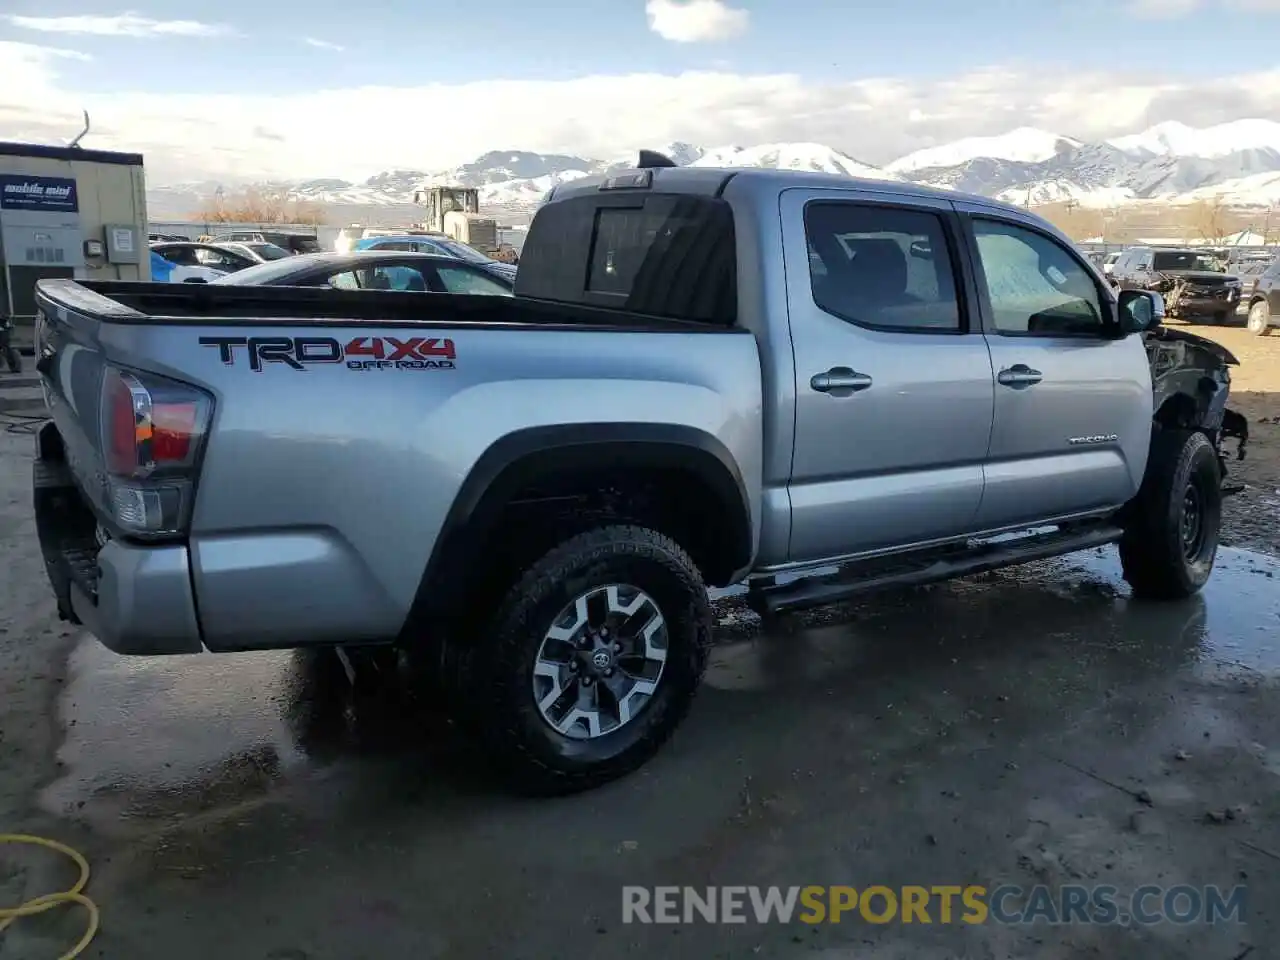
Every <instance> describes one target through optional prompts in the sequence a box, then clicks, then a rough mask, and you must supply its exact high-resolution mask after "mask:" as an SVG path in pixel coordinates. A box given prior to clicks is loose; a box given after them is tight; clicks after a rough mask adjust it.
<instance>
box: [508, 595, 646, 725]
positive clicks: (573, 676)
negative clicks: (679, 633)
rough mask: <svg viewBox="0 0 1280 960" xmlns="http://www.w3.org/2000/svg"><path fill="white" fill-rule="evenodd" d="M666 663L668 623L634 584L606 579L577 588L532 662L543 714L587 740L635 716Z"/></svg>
mask: <svg viewBox="0 0 1280 960" xmlns="http://www.w3.org/2000/svg"><path fill="white" fill-rule="evenodd" d="M666 662H667V622H666V619H665V618H664V617H663V615H662V611H661V609H659V607H658V604H657V603H656V602H655V601H654V599H653V598H652V597H651V596H649V594H647V593H645V592H644V591H643V590H641V589H640V588H639V587H634V586H631V585H629V584H621V583H611V584H608V585H606V586H600V587H593V588H591V589H590V590H587V591H586V592H584V593H582V594H579V595H578V596H577V597H575V598H574V599H573V600H572V601H570V602H569V603H567V604H565V606H564V608H563V609H562V610H561V611H560V613H559V614H557V615H556V618H555V620H553V621H552V624H551V627H550V629H548V630H547V632H546V634H545V635H544V636H543V638H542V644H541V645H540V646H539V647H538V656H537V660H536V661H535V662H534V667H533V700H534V703H536V704H537V705H538V712H539V713H540V714H541V715H542V719H543V720H544V721H545V722H546V723H547V725H548V726H550V727H551V728H552V729H553V730H555V731H556V732H557V733H559V734H562V735H563V736H566V737H569V738H570V739H573V740H594V739H595V738H596V737H602V736H605V735H606V734H610V733H613V732H615V731H617V730H620V729H621V728H622V727H624V726H626V725H627V724H628V723H630V722H631V721H632V720H634V719H635V718H636V717H638V716H639V715H640V714H641V713H642V712H643V711H644V708H645V707H646V706H647V705H648V703H649V701H650V700H652V699H653V695H654V694H655V693H656V692H657V690H658V684H659V682H660V681H661V680H662V674H663V671H664V669H665V667H666Z"/></svg>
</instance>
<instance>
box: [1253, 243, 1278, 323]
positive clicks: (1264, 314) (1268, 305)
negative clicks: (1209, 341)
mask: <svg viewBox="0 0 1280 960" xmlns="http://www.w3.org/2000/svg"><path fill="white" fill-rule="evenodd" d="M1248 303H1249V319H1248V320H1246V321H1245V326H1247V327H1248V329H1249V332H1250V333H1252V334H1253V335H1254V336H1255V337H1262V336H1266V334H1267V332H1268V331H1270V330H1271V328H1272V327H1274V326H1275V325H1276V324H1277V322H1280V260H1273V261H1272V262H1271V263H1269V264H1267V268H1266V269H1265V270H1264V271H1263V272H1262V273H1261V274H1259V275H1258V276H1257V277H1256V278H1255V279H1254V282H1253V284H1252V289H1251V290H1250V291H1249V300H1248Z"/></svg>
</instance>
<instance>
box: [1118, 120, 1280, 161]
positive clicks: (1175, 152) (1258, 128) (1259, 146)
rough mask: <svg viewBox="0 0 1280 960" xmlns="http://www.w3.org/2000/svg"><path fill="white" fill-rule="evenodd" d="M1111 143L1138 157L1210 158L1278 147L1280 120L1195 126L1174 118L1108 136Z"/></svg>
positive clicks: (1241, 121) (1278, 149) (1279, 145)
mask: <svg viewBox="0 0 1280 960" xmlns="http://www.w3.org/2000/svg"><path fill="white" fill-rule="evenodd" d="M1108 143H1110V144H1111V145H1112V146H1113V147H1115V148H1116V149H1118V150H1123V151H1124V152H1125V153H1129V154H1133V155H1134V156H1138V157H1153V156H1162V157H1168V156H1172V157H1200V158H1203V159H1206V160H1213V159H1216V158H1219V157H1227V156H1230V155H1231V154H1233V153H1239V152H1241V151H1249V150H1264V151H1272V152H1278V151H1280V123H1276V122H1275V121H1272V120H1233V121H1231V122H1230V123H1220V124H1218V125H1217V126H1213V127H1204V128H1202V129H1199V130H1197V129H1196V128H1195V127H1189V126H1187V125H1186V124H1185V123H1178V122H1177V121H1176V120H1174V121H1170V122H1168V123H1157V124H1156V125H1155V126H1154V127H1151V128H1149V129H1147V130H1143V131H1142V132H1141V133H1134V134H1130V135H1129V136H1127V137H1115V138H1114V139H1112V140H1109V141H1108Z"/></svg>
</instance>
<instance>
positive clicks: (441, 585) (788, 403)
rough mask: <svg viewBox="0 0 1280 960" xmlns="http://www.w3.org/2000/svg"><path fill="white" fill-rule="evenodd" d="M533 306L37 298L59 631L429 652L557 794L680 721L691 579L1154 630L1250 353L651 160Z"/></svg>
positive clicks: (911, 200)
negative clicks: (1081, 600)
mask: <svg viewBox="0 0 1280 960" xmlns="http://www.w3.org/2000/svg"><path fill="white" fill-rule="evenodd" d="M516 294H517V295H516V296H515V297H514V298H502V297H490V296H465V295H462V296H454V295H450V294H440V295H438V296H435V297H427V298H423V297H418V296H414V295H412V294H406V293H399V292H379V291H346V290H311V289H300V288H297V289H294V288H265V287H263V288H252V287H235V286H223V285H217V284H214V285H208V286H204V285H196V286H192V285H176V284H174V285H161V284H140V283H119V282H76V281H71V280H45V281H41V282H40V284H39V294H38V300H39V309H40V317H39V324H38V335H37V340H38V343H37V358H38V359H37V366H38V368H39V370H40V373H41V374H42V378H43V380H42V382H43V384H44V388H45V395H46V398H47V403H48V406H49V410H50V414H51V417H50V419H49V421H48V422H46V423H45V424H44V425H43V426H42V427H41V429H40V431H39V434H38V437H37V458H36V461H35V511H36V518H37V522H38V529H39V536H40V540H41V546H42V548H43V552H44V557H45V560H46V564H47V568H48V574H49V579H50V583H51V585H52V588H53V592H54V594H55V595H56V598H57V604H58V610H59V611H60V613H61V615H62V616H63V617H64V618H65V619H67V620H70V621H71V622H73V623H76V624H83V625H85V626H86V627H87V628H88V629H89V630H90V631H92V632H93V633H94V634H96V636H97V637H98V638H100V639H101V641H102V642H103V643H104V644H106V645H107V646H108V647H109V648H111V649H112V650H115V651H117V652H119V653H123V654H180V653H189V652H197V651H214V652H220V651H242V650H262V649H278V648H295V647H315V646H326V645H328V646H334V647H338V648H342V649H347V648H363V647H367V646H378V645H382V646H385V647H388V648H401V649H403V648H409V649H411V650H416V651H419V652H423V653H426V654H427V655H428V656H427V660H428V662H431V663H433V664H434V665H435V666H436V667H437V673H436V676H438V677H439V678H440V681H441V683H442V685H443V688H444V689H445V690H447V691H449V692H450V694H451V696H450V697H449V699H448V702H449V703H451V704H452V705H453V707H452V709H455V710H456V711H457V716H458V717H459V719H460V720H465V721H466V723H467V724H469V725H470V726H471V727H472V728H473V729H474V730H475V731H476V733H477V734H478V735H479V736H480V737H481V738H482V741H483V742H484V743H486V744H487V754H488V755H490V756H492V757H493V758H494V759H495V760H497V761H499V767H500V769H502V770H503V771H504V772H506V773H508V774H510V775H511V776H512V777H513V779H514V780H515V781H516V782H518V783H520V784H521V785H522V786H524V787H525V788H529V789H537V790H545V791H567V790H573V789H581V788H584V787H587V786H589V785H592V784H598V783H602V782H604V781H606V780H609V779H612V778H615V777H618V776H620V775H622V774H624V773H626V772H628V771H630V770H633V769H635V768H636V767H638V766H639V765H640V764H642V763H643V762H645V761H646V760H647V759H648V758H649V757H650V756H652V755H653V754H654V753H655V752H656V751H657V750H658V749H659V747H660V746H661V745H662V743H663V742H664V741H665V740H666V739H667V737H668V736H669V735H670V734H671V733H672V731H673V730H674V729H675V728H676V726H677V725H678V724H679V723H680V721H681V719H682V718H683V717H684V716H685V714H686V713H687V711H688V710H689V707H690V705H691V702H692V700H693V697H694V694H695V691H696V690H697V688H698V685H699V682H700V680H701V679H702V676H703V672H704V668H705V665H706V660H707V650H708V645H709V643H710V640H711V627H712V615H711V608H710V604H709V600H708V594H707V586H708V585H713V586H727V585H731V584H738V583H743V582H745V583H746V584H747V597H748V602H749V603H750V604H751V606H752V607H753V608H754V609H755V610H757V611H758V612H759V613H760V614H761V615H762V616H775V615H780V614H784V613H785V612H787V611H790V610H795V609H799V608H803V607H808V606H814V605H820V604H825V603H830V602H833V601H839V600H845V599H848V598H850V597H854V596H857V595H859V594H862V593H866V592H868V591H871V590H876V589H881V588H886V587H895V586H903V585H914V584H921V583H925V582H929V581H937V580H943V579H947V578H950V577H956V576H961V575H965V574H969V573H973V572H976V571H982V570H989V569H993V568H996V567H1002V566H1006V565H1009V564H1015V563H1020V562H1024V561H1030V560H1036V559H1041V558H1045V557H1050V556H1055V555H1059V554H1065V553H1069V552H1071V551H1075V550H1080V549H1085V548H1090V547H1096V546H1098V545H1102V544H1111V543H1116V544H1118V548H1119V554H1120V559H1121V562H1122V564H1123V569H1124V575H1125V577H1126V579H1127V580H1128V582H1129V583H1130V584H1131V585H1132V588H1133V592H1134V594H1135V595H1136V596H1139V597H1150V598H1179V597H1185V596H1187V595H1189V594H1192V593H1194V592H1195V591H1196V590H1198V589H1199V588H1200V587H1201V586H1202V585H1203V584H1204V583H1205V581H1206V579H1207V578H1208V577H1209V575H1210V571H1211V569H1212V566H1213V562H1214V556H1215V551H1216V549H1217V543H1218V532H1219V525H1220V516H1221V513H1220V510H1221V502H1222V499H1221V498H1222V496H1223V493H1224V477H1225V474H1226V455H1225V454H1224V453H1223V452H1222V449H1221V447H1222V443H1223V441H1224V439H1225V438H1227V437H1229V436H1236V437H1238V438H1239V439H1240V442H1241V449H1243V442H1244V432H1245V427H1244V421H1243V420H1242V419H1241V418H1240V417H1239V416H1237V415H1236V414H1233V413H1231V412H1230V411H1228V410H1227V409H1226V402H1227V395H1228V390H1229V385H1230V375H1229V368H1230V366H1231V365H1233V364H1235V363H1236V360H1235V358H1234V357H1232V356H1231V355H1230V353H1228V352H1227V351H1226V350H1224V349H1223V348H1221V347H1219V346H1217V345H1215V344H1213V343H1211V342H1209V341H1207V340H1204V339H1202V338H1199V337H1196V336H1193V335H1190V334H1187V333H1183V332H1178V331H1173V330H1168V329H1165V328H1163V327H1162V326H1161V325H1160V319H1161V316H1162V309H1163V308H1162V300H1161V298H1160V296H1159V295H1158V294H1154V293H1151V292H1143V291H1124V292H1121V293H1116V292H1115V291H1113V290H1112V289H1111V288H1110V286H1109V285H1108V284H1107V282H1106V280H1105V278H1104V277H1103V275H1102V274H1101V273H1100V272H1099V271H1098V270H1097V269H1096V268H1095V267H1093V266H1092V265H1091V264H1089V263H1088V261H1087V260H1086V259H1085V258H1084V257H1083V255H1082V254H1081V253H1079V252H1078V251H1077V250H1076V249H1075V247H1074V246H1073V245H1072V244H1071V242H1070V240H1068V239H1067V238H1066V237H1065V236H1064V235H1063V234H1062V233H1060V232H1059V231H1058V230H1056V229H1055V228H1053V227H1052V226H1050V225H1049V224H1048V223H1046V222H1045V221H1044V220H1042V219H1040V218H1039V217H1036V216H1034V215H1033V214H1031V213H1029V212H1028V211H1026V210H1023V209H1019V208H1016V207H1013V206H1009V205H1006V204H1002V203H998V202H995V201H992V200H987V199H982V198H979V197H968V196H964V195H961V194H957V193H953V192H945V191H939V190H932V189H927V188H923V187H917V186H913V185H910V184H904V183H885V182H878V181H863V180H857V179H850V178H845V177H838V176H830V175H822V174H812V173H799V172H788V171H775V170H715V169H688V168H677V167H674V166H672V165H671V164H670V161H668V160H666V158H663V157H662V156H661V155H653V154H643V155H642V157H641V160H640V162H639V164H638V165H637V167H636V168H634V169H630V170H625V171H621V172H615V173H613V174H611V175H607V176H603V177H599V176H597V177H589V178H584V179H580V180H577V181H574V182H573V183H568V184H562V185H560V186H559V187H557V188H556V189H555V190H554V191H553V193H552V195H551V196H550V197H548V198H547V202H546V203H545V204H544V205H543V206H542V207H541V208H540V209H539V211H538V212H537V214H536V216H535V218H534V221H533V223H532V226H531V228H530V231H529V237H528V242H527V244H526V246H525V248H524V256H523V259H522V262H521V269H520V273H519V275H518V278H517V280H516ZM832 568H835V569H836V572H835V573H832V572H831V569H832ZM784 575H785V576H784Z"/></svg>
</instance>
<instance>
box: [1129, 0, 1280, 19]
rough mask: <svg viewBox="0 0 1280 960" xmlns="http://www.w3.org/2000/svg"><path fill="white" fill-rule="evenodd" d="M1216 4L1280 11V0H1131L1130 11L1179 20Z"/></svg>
mask: <svg viewBox="0 0 1280 960" xmlns="http://www.w3.org/2000/svg"><path fill="white" fill-rule="evenodd" d="M1215 5H1217V6H1220V7H1221V8H1224V9H1227V10H1236V11H1240V10H1243V11H1245V12H1246V13H1276V12H1280V0H1216V4H1215V0H1129V4H1128V11H1129V13H1130V14H1131V15H1132V16H1135V17H1137V18H1139V19H1141V20H1177V19H1180V18H1182V17H1185V16H1187V15H1188V14H1190V13H1195V12H1196V11H1197V10H1206V9H1209V10H1211V9H1212V8H1213V7H1214V6H1215Z"/></svg>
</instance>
